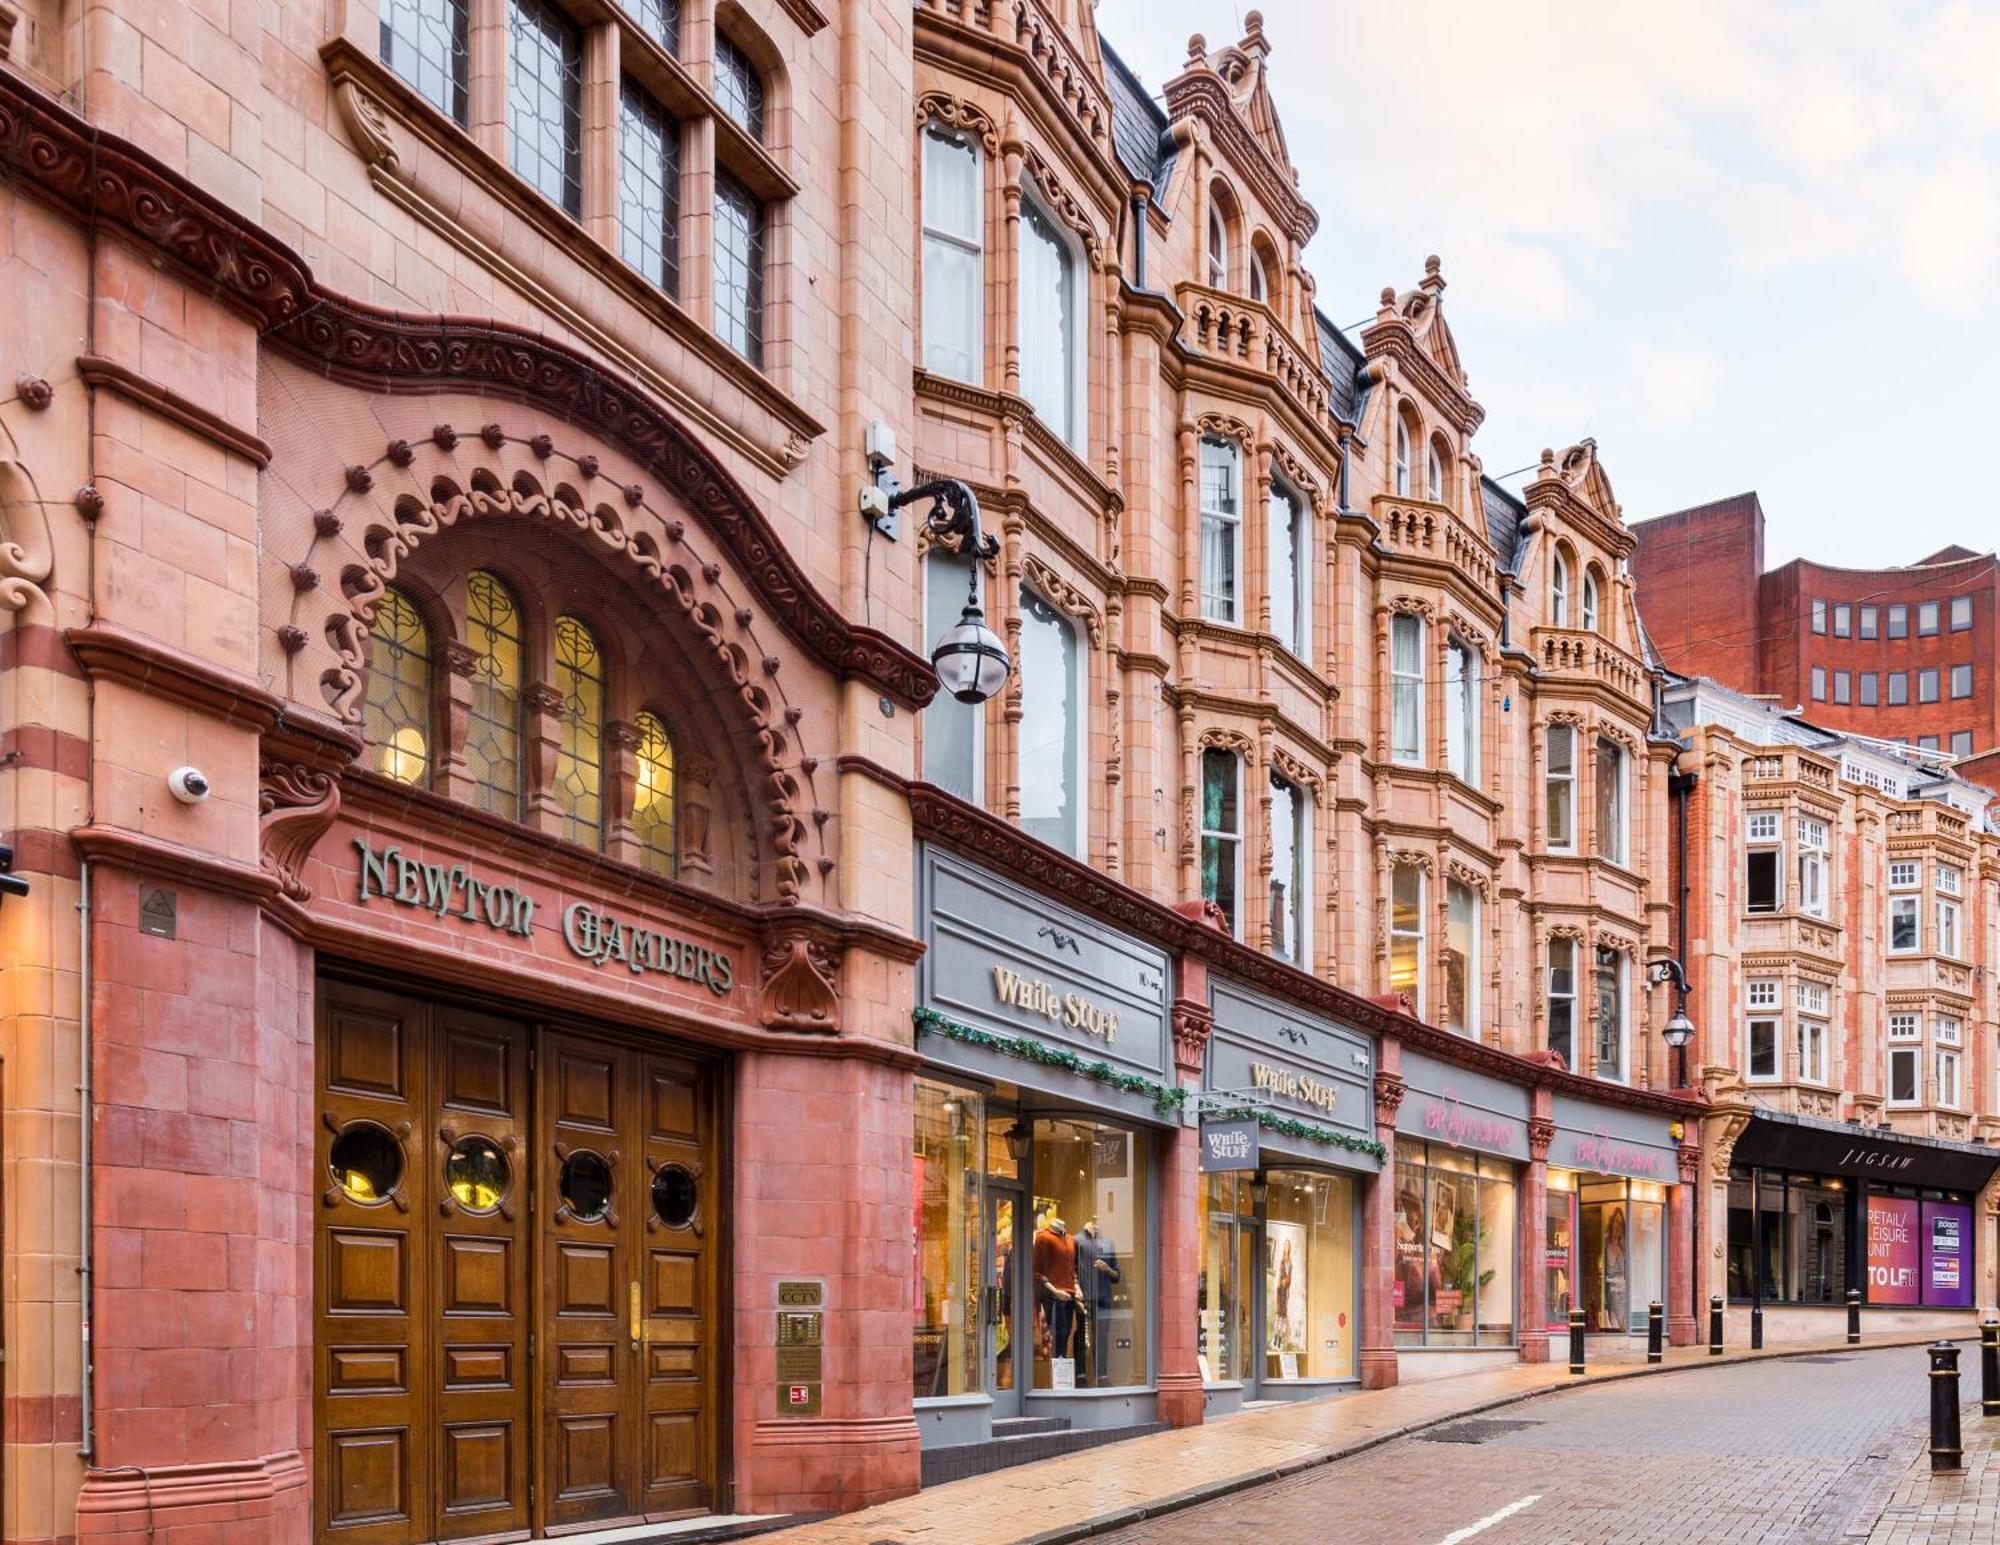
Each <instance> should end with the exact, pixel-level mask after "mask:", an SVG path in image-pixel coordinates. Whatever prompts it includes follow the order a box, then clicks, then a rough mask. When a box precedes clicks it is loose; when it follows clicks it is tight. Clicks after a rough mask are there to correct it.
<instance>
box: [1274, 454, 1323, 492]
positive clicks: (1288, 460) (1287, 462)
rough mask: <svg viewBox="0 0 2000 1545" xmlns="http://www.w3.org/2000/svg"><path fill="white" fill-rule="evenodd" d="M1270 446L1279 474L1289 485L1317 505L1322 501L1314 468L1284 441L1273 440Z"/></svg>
mask: <svg viewBox="0 0 2000 1545" xmlns="http://www.w3.org/2000/svg"><path fill="white" fill-rule="evenodd" d="M1268 448H1269V450H1270V452H1271V459H1272V460H1273V461H1275V462H1276V463H1277V464H1278V475H1279V476H1280V477H1282V478H1283V479H1284V480H1285V482H1286V483H1287V484H1288V485H1289V486H1291V487H1293V488H1296V489H1297V490H1298V491H1299V492H1300V493H1302V494H1304V495H1305V496H1306V498H1307V499H1309V500H1310V501H1311V502H1312V503H1313V504H1315V505H1317V504H1318V503H1319V501H1320V482H1319V479H1318V478H1317V477H1315V476H1314V475H1313V473H1312V470H1311V469H1310V468H1309V467H1307V466H1306V464H1305V463H1304V462H1303V461H1301V460H1300V459H1299V458H1298V457H1296V456H1294V455H1293V454H1292V453H1291V450H1290V449H1289V448H1288V447H1287V446H1286V445H1285V444H1284V442H1283V441H1281V440H1273V441H1271V442H1270V445H1269V447H1268Z"/></svg>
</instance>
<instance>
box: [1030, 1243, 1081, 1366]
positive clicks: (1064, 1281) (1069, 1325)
mask: <svg viewBox="0 0 2000 1545" xmlns="http://www.w3.org/2000/svg"><path fill="white" fill-rule="evenodd" d="M1034 1265H1035V1292H1036V1293H1037V1294H1038V1295H1039V1296H1040V1298H1041V1299H1042V1302H1043V1303H1044V1305H1046V1307H1047V1310H1048V1316H1049V1356H1050V1357H1073V1356H1074V1355H1075V1349H1074V1347H1073V1345H1072V1342H1073V1341H1074V1339H1075V1332H1076V1321H1077V1309H1078V1307H1079V1306H1080V1305H1081V1304H1082V1302H1083V1293H1082V1290H1081V1289H1079V1288H1078V1287H1077V1284H1076V1240H1075V1239H1074V1238H1072V1237H1071V1235H1070V1232H1069V1225H1068V1224H1066V1223H1065V1222H1063V1220H1062V1219H1061V1218H1059V1217H1057V1216H1056V1215H1055V1214H1054V1213H1050V1214H1049V1217H1048V1220H1047V1221H1046V1222H1045V1223H1044V1224H1043V1225H1042V1227H1041V1228H1040V1229H1039V1230H1037V1231H1036V1234H1035V1256H1034Z"/></svg>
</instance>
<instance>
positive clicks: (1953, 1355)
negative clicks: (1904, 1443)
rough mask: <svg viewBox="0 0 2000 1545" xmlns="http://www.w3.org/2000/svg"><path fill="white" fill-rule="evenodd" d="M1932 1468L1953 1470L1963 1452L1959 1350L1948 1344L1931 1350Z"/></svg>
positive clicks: (1934, 1346)
mask: <svg viewBox="0 0 2000 1545" xmlns="http://www.w3.org/2000/svg"><path fill="white" fill-rule="evenodd" d="M1930 1359H1931V1468H1932V1469H1933V1470H1956V1469H1959V1468H1960V1466H1961V1462H1962V1461H1963V1458H1964V1450H1963V1449H1962V1448H1961V1447H1960V1446H1959V1440H1958V1348H1957V1347H1956V1346H1954V1345H1953V1344H1952V1343H1951V1342H1949V1341H1940V1342H1937V1343H1936V1344H1935V1345H1933V1346H1932V1347H1931V1348H1930Z"/></svg>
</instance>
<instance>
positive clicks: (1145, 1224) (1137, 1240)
mask: <svg viewBox="0 0 2000 1545" xmlns="http://www.w3.org/2000/svg"><path fill="white" fill-rule="evenodd" d="M1151 1162H1152V1147H1151V1144H1150V1143H1149V1142H1148V1140H1147V1137H1146V1134H1145V1133H1143V1132H1135V1131H1132V1130H1130V1129H1129V1128H1126V1127H1115V1126H1109V1125H1106V1124H1104V1123H1102V1122H1094V1121H1084V1120H1050V1119H1046V1118H1045V1119H1041V1120H1037V1121H1036V1122H1035V1127H1034V1161H1033V1171H1032V1173H1033V1175H1034V1186H1035V1203H1034V1205H1035V1217H1034V1241H1033V1246H1032V1248H1033V1252H1034V1258H1033V1262H1032V1270H1033V1275H1032V1278H1031V1281H1032V1283H1033V1288H1034V1322H1033V1324H1034V1349H1033V1351H1034V1382H1033V1385H1032V1387H1033V1388H1035V1389H1038V1390H1068V1389H1085V1388H1092V1389H1095V1388H1102V1387H1107V1386H1119V1385H1143V1384H1144V1383H1145V1382H1146V1380H1147V1375H1148V1353H1149V1350H1150V1348H1149V1342H1150V1338H1151V1334H1152V1328H1151V1325H1150V1324H1149V1323H1148V1318H1147V1294H1148V1291H1149V1289H1150V1286H1151V1284H1150V1283H1149V1282H1148V1280H1147V1275H1148V1273H1147V1267H1148V1262H1149V1261H1150V1259H1151V1249H1150V1246H1151V1240H1150V1238H1149V1237H1148V1233H1149V1229H1150V1220H1149V1218H1148V1209H1149V1207H1150V1205H1151V1201H1152V1173H1151Z"/></svg>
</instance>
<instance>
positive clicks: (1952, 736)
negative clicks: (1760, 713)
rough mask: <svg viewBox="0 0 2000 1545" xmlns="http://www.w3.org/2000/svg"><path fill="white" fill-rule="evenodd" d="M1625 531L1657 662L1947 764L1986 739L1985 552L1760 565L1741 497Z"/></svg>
mask: <svg viewBox="0 0 2000 1545" xmlns="http://www.w3.org/2000/svg"><path fill="white" fill-rule="evenodd" d="M1632 532H1633V535H1634V536H1635V537H1637V538H1638V546H1637V548H1636V549H1635V550H1634V552H1633V554H1632V574H1633V577H1634V579H1635V580H1636V581H1637V583H1638V586H1639V591H1640V594H1641V595H1642V596H1643V597H1644V598H1645V614H1646V628H1647V631H1648V632H1649V633H1650V634H1651V635H1652V639H1653V643H1654V645H1655V646H1656V647H1657V648H1658V650H1659V652H1660V655H1661V658H1662V660H1663V661H1664V663H1665V664H1666V666H1667V667H1668V669H1670V670H1674V671H1679V672H1681V673H1683V674H1686V675H1689V676H1706V677H1709V678H1710V679H1711V680H1714V681H1719V682H1722V683H1723V684H1725V685H1727V686H1731V687H1734V688H1736V689H1737V690H1738V691H1742V692H1753V693H1759V694H1764V695H1768V696H1770V697H1774V698H1776V699H1778V700H1779V701H1780V702H1781V703H1783V704H1785V705H1787V706H1791V707H1800V706H1803V707H1805V709H1806V711H1807V713H1808V714H1809V715H1810V716H1811V718H1812V719H1813V720H1814V722H1816V723H1819V724H1823V725H1826V726H1828V727H1829V728H1833V729H1840V730H1844V731H1847V732H1848V733H1850V734H1856V735H1867V736H1871V737H1874V738H1876V739H1881V740H1900V741H1907V742H1909V743H1910V744H1911V745H1914V746H1918V747H1920V748H1922V749H1924V750H1928V751H1942V752H1947V753H1950V754H1951V755H1954V756H1957V757H1960V758H1965V757H1973V756H1980V755H1983V754H1985V753H1987V752H1990V751H1992V750H1993V749H1994V748H1995V746H1996V745H2000V694H1996V693H1995V691H1994V672H1995V670H1996V668H2000V631H1996V627H1995V619H1996V611H2000V560H1996V559H1995V556H1994V555H1993V554H1992V553H1984V554H1981V553H1973V552H1969V551H1968V550H1966V549H1965V548H1963V547H1956V546H1954V547H1947V548H1944V549H1943V550H1942V551H1940V552H1935V553H1932V554H1931V555H1930V556H1929V557H1927V558H1923V559H1921V560H1919V561H1918V562H1915V563H1912V564H1908V565H1906V566H1902V567H1895V568H1882V569H1844V568H1834V567H1830V566H1828V565H1825V564H1818V563H1813V562H1811V561H1810V560H1809V559H1804V558H1796V559H1794V560H1793V561H1792V562H1790V563H1787V564H1784V565H1782V566H1780V567H1778V568H1775V569H1772V570H1770V571H1768V572H1766V570H1765V568H1764V509H1763V506H1762V504H1760V503H1759V502H1758V499H1757V495H1756V494H1755V493H1744V494H1737V495H1736V496H1734V497H1733V498H1728V499H1718V500H1716V501H1715V502H1714V503H1712V504H1702V505H1696V506H1695V507H1694V508H1692V509H1686V510H1679V511H1676V512H1675V513H1673V514H1671V515H1661V516H1658V517H1656V518H1655V519H1652V520H1647V521H1641V522H1639V523H1638V524H1636V525H1634V526H1633V528H1632Z"/></svg>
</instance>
